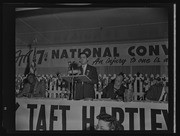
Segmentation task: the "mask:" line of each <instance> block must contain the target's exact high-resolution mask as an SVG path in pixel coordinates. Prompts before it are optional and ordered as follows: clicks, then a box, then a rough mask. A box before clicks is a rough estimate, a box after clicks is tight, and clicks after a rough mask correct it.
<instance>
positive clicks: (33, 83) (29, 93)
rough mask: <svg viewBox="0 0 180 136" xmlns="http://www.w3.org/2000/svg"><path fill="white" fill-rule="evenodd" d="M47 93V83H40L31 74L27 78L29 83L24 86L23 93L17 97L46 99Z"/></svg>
mask: <svg viewBox="0 0 180 136" xmlns="http://www.w3.org/2000/svg"><path fill="white" fill-rule="evenodd" d="M45 92H46V85H45V82H43V81H40V82H39V81H38V80H37V79H36V76H35V75H34V74H32V73H29V74H28V76H27V82H26V83H25V84H24V87H23V90H22V92H20V93H19V94H18V95H17V97H22V96H26V97H45Z"/></svg>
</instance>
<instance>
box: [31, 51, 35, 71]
mask: <svg viewBox="0 0 180 136" xmlns="http://www.w3.org/2000/svg"><path fill="white" fill-rule="evenodd" d="M30 73H33V74H36V48H34V55H33V59H32V62H31V65H30Z"/></svg>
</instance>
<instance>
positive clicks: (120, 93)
mask: <svg viewBox="0 0 180 136" xmlns="http://www.w3.org/2000/svg"><path fill="white" fill-rule="evenodd" d="M125 89H126V87H125V86H124V85H122V84H121V86H120V88H119V89H116V88H114V83H109V84H108V86H106V87H105V88H104V89H103V90H102V92H103V94H102V98H111V99H118V98H122V100H123V101H124V92H125Z"/></svg>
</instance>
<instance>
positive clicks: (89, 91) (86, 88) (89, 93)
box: [74, 52, 98, 100]
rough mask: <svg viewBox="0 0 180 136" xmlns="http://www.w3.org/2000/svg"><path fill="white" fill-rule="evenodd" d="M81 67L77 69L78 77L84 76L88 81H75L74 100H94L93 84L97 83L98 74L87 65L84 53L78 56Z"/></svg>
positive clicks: (93, 68)
mask: <svg viewBox="0 0 180 136" xmlns="http://www.w3.org/2000/svg"><path fill="white" fill-rule="evenodd" d="M79 57H80V63H81V66H79V67H78V69H79V72H80V73H79V75H86V76H87V77H89V79H90V81H88V82H82V81H80V80H77V81H76V84H75V91H74V99H75V100H81V99H86V98H92V99H94V98H95V90H94V84H97V83H98V74H97V70H96V68H95V67H93V66H91V65H89V64H88V55H87V54H86V53H84V52H82V53H80V54H79Z"/></svg>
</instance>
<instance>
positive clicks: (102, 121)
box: [95, 113, 124, 131]
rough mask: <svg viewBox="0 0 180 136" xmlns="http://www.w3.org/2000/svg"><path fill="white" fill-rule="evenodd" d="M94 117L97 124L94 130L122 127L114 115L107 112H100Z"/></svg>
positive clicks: (120, 128)
mask: <svg viewBox="0 0 180 136" xmlns="http://www.w3.org/2000/svg"><path fill="white" fill-rule="evenodd" d="M96 118H97V119H98V124H97V126H96V127H95V130H109V131H115V130H123V129H124V128H123V127H122V125H120V123H119V122H118V121H117V120H116V118H115V117H113V116H111V115H109V114H107V113H100V114H99V115H98V116H97V117H96Z"/></svg>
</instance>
